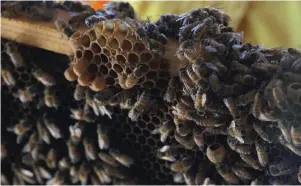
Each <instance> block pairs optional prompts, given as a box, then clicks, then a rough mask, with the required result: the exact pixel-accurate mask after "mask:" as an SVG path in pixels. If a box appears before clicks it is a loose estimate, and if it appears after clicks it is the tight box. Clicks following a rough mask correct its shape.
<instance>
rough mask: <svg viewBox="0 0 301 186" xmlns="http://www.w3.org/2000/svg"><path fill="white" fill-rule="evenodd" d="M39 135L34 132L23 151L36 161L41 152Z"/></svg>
mask: <svg viewBox="0 0 301 186" xmlns="http://www.w3.org/2000/svg"><path fill="white" fill-rule="evenodd" d="M39 142H40V141H39V135H38V133H37V132H34V133H32V134H31V135H30V137H29V140H28V142H27V144H26V145H25V146H24V148H23V149H22V152H29V153H30V154H31V156H32V158H33V159H34V160H36V159H37V152H38V151H39Z"/></svg>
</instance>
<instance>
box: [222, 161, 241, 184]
mask: <svg viewBox="0 0 301 186" xmlns="http://www.w3.org/2000/svg"><path fill="white" fill-rule="evenodd" d="M216 170H217V172H218V173H219V175H221V177H223V178H224V180H225V181H226V182H227V183H228V184H239V179H238V177H237V176H236V175H235V174H234V173H233V172H232V171H231V170H227V168H226V167H224V166H223V165H218V166H217V167H216Z"/></svg>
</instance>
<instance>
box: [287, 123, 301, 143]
mask: <svg viewBox="0 0 301 186" xmlns="http://www.w3.org/2000/svg"><path fill="white" fill-rule="evenodd" d="M300 129H301V127H300V126H299V124H293V125H292V127H291V131H290V134H291V137H292V142H293V144H294V145H295V146H296V147H300V146H301V130H300Z"/></svg>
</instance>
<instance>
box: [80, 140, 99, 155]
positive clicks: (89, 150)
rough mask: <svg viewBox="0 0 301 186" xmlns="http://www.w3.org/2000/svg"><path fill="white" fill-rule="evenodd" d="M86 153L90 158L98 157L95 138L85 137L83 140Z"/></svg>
mask: <svg viewBox="0 0 301 186" xmlns="http://www.w3.org/2000/svg"><path fill="white" fill-rule="evenodd" d="M83 144H84V148H85V154H86V157H87V159H88V160H95V159H96V157H97V154H96V148H95V146H94V143H93V140H92V139H90V138H87V137H85V138H84V140H83Z"/></svg>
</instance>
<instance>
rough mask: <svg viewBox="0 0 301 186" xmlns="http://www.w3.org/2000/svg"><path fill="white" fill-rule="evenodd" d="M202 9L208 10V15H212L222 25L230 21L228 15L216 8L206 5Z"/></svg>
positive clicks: (226, 24)
mask: <svg viewBox="0 0 301 186" xmlns="http://www.w3.org/2000/svg"><path fill="white" fill-rule="evenodd" d="M204 10H205V11H206V12H208V14H209V15H213V16H214V17H215V18H216V20H217V22H218V23H221V24H223V25H224V26H228V24H229V22H230V21H231V18H230V16H229V15H227V14H226V13H225V12H223V11H221V10H219V9H217V8H213V7H209V6H207V7H205V8H204Z"/></svg>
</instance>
